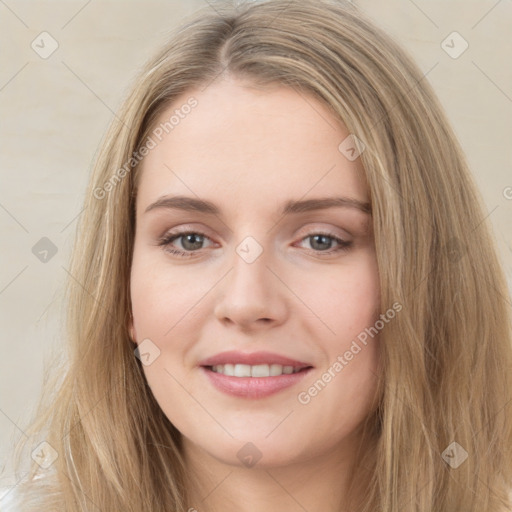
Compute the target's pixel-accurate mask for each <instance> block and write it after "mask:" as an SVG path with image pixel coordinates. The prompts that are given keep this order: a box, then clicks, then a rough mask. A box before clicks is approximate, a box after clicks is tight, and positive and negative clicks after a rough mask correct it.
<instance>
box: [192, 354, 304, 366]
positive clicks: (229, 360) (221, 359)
mask: <svg viewBox="0 0 512 512" xmlns="http://www.w3.org/2000/svg"><path fill="white" fill-rule="evenodd" d="M219 364H248V365H250V366H254V365H257V364H280V365H282V366H293V367H294V368H299V369H302V368H308V367H310V366H312V365H311V364H309V363H304V362H302V361H297V360H295V359H290V358H289V357H285V356H281V355H279V354H274V353H272V352H252V353H246V352H238V351H236V350H230V351H227V352H221V353H220V354H216V355H214V356H212V357H209V358H207V359H204V360H203V361H201V362H200V363H199V366H216V365H219Z"/></svg>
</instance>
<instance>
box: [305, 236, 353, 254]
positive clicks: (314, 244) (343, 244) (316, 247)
mask: <svg viewBox="0 0 512 512" xmlns="http://www.w3.org/2000/svg"><path fill="white" fill-rule="evenodd" d="M302 240H303V241H304V240H309V241H310V247H311V248H312V250H313V251H314V252H315V253H324V254H333V253H338V252H341V251H348V249H349V248H350V247H351V246H352V242H351V241H350V242H349V241H347V240H342V239H341V238H339V237H337V236H335V235H334V234H332V233H314V234H311V235H308V236H306V237H304V238H303V239H302ZM329 240H331V241H329ZM333 240H334V241H335V242H336V244H337V247H335V248H334V249H331V248H330V247H331V246H332V241H333ZM326 246H328V247H326Z"/></svg>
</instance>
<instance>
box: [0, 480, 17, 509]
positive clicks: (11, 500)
mask: <svg viewBox="0 0 512 512" xmlns="http://www.w3.org/2000/svg"><path fill="white" fill-rule="evenodd" d="M17 501H18V493H17V492H16V486H13V487H0V512H18V511H19V503H17Z"/></svg>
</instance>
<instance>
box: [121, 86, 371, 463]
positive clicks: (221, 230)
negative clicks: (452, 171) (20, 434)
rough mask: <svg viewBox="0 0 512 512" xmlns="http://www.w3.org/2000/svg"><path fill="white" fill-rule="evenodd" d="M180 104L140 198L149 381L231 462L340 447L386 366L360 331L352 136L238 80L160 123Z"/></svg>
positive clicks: (361, 290) (365, 289)
mask: <svg viewBox="0 0 512 512" xmlns="http://www.w3.org/2000/svg"><path fill="white" fill-rule="evenodd" d="M191 97H193V98H194V99H195V102H194V105H195V106H194V107H193V108H182V106H183V105H186V104H187V101H188V102H189V103H188V104H192V103H191V101H190V98H191ZM176 109H178V110H180V109H181V110H180V112H181V115H178V116H177V117H179V122H175V123H174V124H173V126H172V129H169V128H168V129H167V131H168V133H165V130H163V136H162V133H161V132H162V129H160V130H159V131H156V132H153V133H154V134H157V135H158V136H153V139H154V141H155V142H156V146H155V147H153V149H151V150H150V152H149V153H148V154H147V156H146V157H145V158H144V160H143V163H142V170H141V172H142V174H141V176H140V182H139V188H138V193H137V201H136V237H135V245H134V254H133V266H132V273H131V300H132V312H133V329H134V331H133V332H134V336H135V338H136V341H137V343H143V345H141V348H140V351H141V352H142V353H144V354H146V355H145V361H144V359H143V362H144V366H143V368H144V372H145V375H146V378H147V380H148V383H149V385H150V387H151V390H152V392H153V394H154V396H155V398H156V400H157V401H158V403H159V405H160V407H161V408H162V410H163V411H164V413H165V414H166V416H167V417H168V418H169V420H170V421H171V422H172V423H173V424H174V425H175V426H176V428H177V429H178V430H179V431H180V432H181V433H182V435H183V439H184V443H185V446H188V447H189V448H190V449H193V448H194V449H197V450H200V451H201V452H202V453H205V454H209V455H210V456H212V457H214V458H215V459H217V460H219V461H223V462H225V463H227V464H232V465H238V466H240V465H242V464H243V463H247V461H246V460H245V459H244V457H245V456H246V455H247V454H248V455H252V456H253V457H255V458H259V457H261V458H260V460H259V462H258V464H259V465H260V466H265V465H267V466H269V467H271V466H278V465H286V464H291V463H295V462H300V461H301V460H306V459H310V458H312V457H316V456H319V455H321V454H325V453H330V452H332V451H335V450H338V449H342V448H343V447H344V446H346V445H347V444H348V443H349V439H350V438H351V436H352V435H353V433H354V432H355V431H356V429H357V427H358V426H359V425H360V424H361V422H362V421H363V420H364V419H365V417H366V416H367V415H368V413H369V412H371V410H370V407H371V399H372V398H373V394H374V392H375V388H376V385H377V375H378V362H379V357H378V355H379V350H378V349H379V347H378V336H377V337H375V338H373V339H372V338H370V337H368V339H367V343H366V344H363V343H362V342H361V341H359V342H357V340H358V338H357V337H358V336H359V340H361V339H362V337H361V333H363V332H364V330H365V328H368V327H370V326H373V325H374V323H375V322H376V320H377V319H378V318H379V316H378V315H379V296H380V290H379V285H378V271H377V264H376V257H375V250H374V243H373V236H372V226H371V215H370V214H369V213H368V212H367V211H365V207H364V206H362V205H364V204H365V203H368V195H367V189H366V186H365V180H364V173H363V167H362V164H361V161H360V158H356V159H355V160H354V159H353V158H352V159H349V158H347V156H345V155H346V154H348V155H350V156H353V153H354V152H353V151H352V152H350V151H349V152H348V153H347V152H345V153H344V152H342V151H340V149H339V146H340V144H341V143H342V142H343V141H344V140H345V139H346V138H347V137H348V136H349V133H348V132H347V130H346V128H345V127H344V126H343V125H342V124H340V123H339V122H338V121H337V120H336V119H335V118H334V117H333V116H332V114H331V113H330V111H329V110H328V108H327V107H325V106H324V105H323V104H322V103H320V102H318V101H317V100H316V99H315V98H313V97H312V96H301V95H299V94H298V93H296V92H295V91H294V90H292V89H289V88H286V87H282V86H276V87H274V88H272V89H266V90H261V89H257V88H255V87H253V86H251V85H250V84H248V83H247V82H241V81H238V80H235V79H229V80H227V79H226V80H224V81H222V82H219V83H216V84H213V85H210V86H209V87H207V88H206V89H205V90H204V91H200V90H193V91H190V92H189V93H186V94H184V95H183V96H182V97H180V98H178V99H177V100H176V101H175V103H174V104H173V105H172V106H171V107H169V109H168V110H167V111H166V112H165V113H164V114H163V115H162V116H161V118H160V119H159V120H158V121H157V123H156V124H157V125H158V126H160V123H165V122H166V121H169V119H170V118H171V116H172V115H173V114H176V113H175V111H176ZM184 112H188V113H187V114H186V115H185V114H184ZM159 138H161V140H159ZM349 141H350V139H349ZM344 144H345V146H343V147H344V148H346V144H347V142H345V143H344ZM151 145H153V144H151ZM177 196H182V197H184V198H185V199H181V200H177V199H174V200H173V199H172V198H176V197H177ZM317 199H322V200H324V199H326V200H330V203H328V202H327V201H326V202H325V203H322V204H320V203H317V204H315V203H314V202H312V201H311V200H317ZM339 199H342V200H339ZM336 200H338V201H337V202H335V201H336ZM199 201H203V202H207V204H206V205H204V204H201V203H199ZM296 202H300V203H301V204H302V206H301V204H299V203H296ZM320 206H323V207H322V208H320ZM363 337H364V336H363ZM354 340H356V344H357V345H358V346H359V350H357V348H356V347H355V345H354ZM228 351H229V352H235V354H234V355H233V354H231V355H227V356H226V357H224V356H225V354H224V353H226V352H228ZM349 352H350V353H351V354H352V357H350V355H349V354H348V353H349ZM257 353H260V354H257ZM262 353H263V354H262ZM219 354H220V355H221V356H220V357H221V359H218V360H216V361H212V360H211V358H213V357H214V356H219ZM280 358H287V359H286V360H284V359H280ZM208 360H209V361H208ZM219 361H220V363H219ZM217 364H223V366H222V367H221V368H219V367H217ZM236 364H238V365H241V366H230V365H236ZM266 365H267V366H266ZM287 366H288V367H290V366H291V367H292V370H290V369H287V368H286V367H287ZM340 367H341V368H340ZM289 371H292V372H294V373H292V374H289V373H288V372H289ZM222 372H224V373H232V372H236V373H235V375H224V374H223V373H222ZM266 372H268V373H272V375H271V376H266V377H265V376H263V375H268V374H267V373H266ZM282 372H284V374H283V373H282ZM249 375H251V376H249ZM253 375H254V376H253ZM258 375H262V376H258ZM329 377H330V378H329ZM319 381H321V383H319ZM315 383H316V387H315ZM315 390H316V391H315ZM249 442H250V443H252V445H246V443H249ZM352 442H353V439H352V440H351V441H350V443H352ZM241 448H243V450H242V451H241V452H240V450H241ZM244 450H245V451H244ZM244 460H245V462H244Z"/></svg>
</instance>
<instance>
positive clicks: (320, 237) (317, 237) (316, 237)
mask: <svg viewBox="0 0 512 512" xmlns="http://www.w3.org/2000/svg"><path fill="white" fill-rule="evenodd" d="M317 239H323V240H329V237H328V236H325V235H313V240H314V243H313V246H314V245H315V244H316V240H317ZM320 245H322V242H320ZM323 245H324V247H320V248H321V249H322V248H323V249H325V248H326V247H325V245H327V246H329V242H324V244H323ZM317 248H318V247H317ZM327 248H328V247H327Z"/></svg>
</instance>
